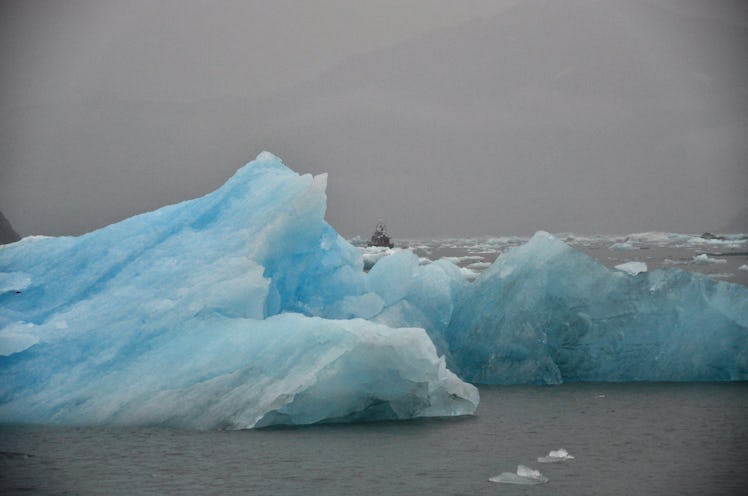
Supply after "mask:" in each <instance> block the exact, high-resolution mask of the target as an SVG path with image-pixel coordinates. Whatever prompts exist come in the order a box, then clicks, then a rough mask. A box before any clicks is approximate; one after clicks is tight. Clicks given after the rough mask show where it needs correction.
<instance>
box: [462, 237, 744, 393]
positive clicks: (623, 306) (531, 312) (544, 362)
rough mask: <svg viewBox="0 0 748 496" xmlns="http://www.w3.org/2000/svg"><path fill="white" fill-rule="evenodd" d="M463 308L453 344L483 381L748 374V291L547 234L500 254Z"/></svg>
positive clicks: (465, 373)
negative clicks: (646, 266) (617, 258)
mask: <svg viewBox="0 0 748 496" xmlns="http://www.w3.org/2000/svg"><path fill="white" fill-rule="evenodd" d="M455 306H456V311H455V313H454V315H453V318H452V320H451V322H450V325H449V330H448V346H449V348H450V350H451V352H452V356H453V358H454V362H453V363H454V364H455V368H454V370H455V371H456V372H458V374H460V376H461V377H463V378H464V379H466V380H469V381H472V382H481V383H492V384H508V383H539V384H553V383H558V382H561V381H637V380H651V381H727V380H745V379H748V289H746V288H745V287H743V286H740V285H737V284H729V283H725V282H717V281H714V280H712V279H710V278H708V277H706V276H703V275H701V274H693V273H690V272H685V271H681V270H677V269H666V270H658V271H654V272H644V273H639V274H636V275H630V274H627V273H625V272H622V271H618V270H608V269H606V268H605V267H603V266H602V265H600V264H598V263H597V262H595V261H594V260H592V259H591V258H589V257H588V256H586V255H584V254H582V253H579V252H577V251H575V250H573V249H572V248H570V247H569V246H567V245H565V244H564V243H563V242H561V241H560V240H558V239H556V238H555V237H553V236H551V235H550V234H547V233H542V232H541V233H537V234H536V235H535V236H534V237H533V238H532V239H531V240H530V241H529V242H528V243H527V244H525V245H523V246H520V247H517V248H515V249H512V250H510V251H509V252H507V253H506V254H504V255H503V256H502V257H500V258H499V259H498V260H497V261H496V262H495V263H494V265H493V266H492V267H491V268H489V269H488V270H487V271H486V272H485V273H484V274H482V275H481V277H479V278H478V280H477V281H476V282H475V283H474V284H473V285H471V286H470V287H469V288H468V289H467V291H465V292H464V293H462V294H461V296H460V299H459V301H458V302H457V303H456V305H455ZM487 343H488V346H487V345H486V344H487Z"/></svg>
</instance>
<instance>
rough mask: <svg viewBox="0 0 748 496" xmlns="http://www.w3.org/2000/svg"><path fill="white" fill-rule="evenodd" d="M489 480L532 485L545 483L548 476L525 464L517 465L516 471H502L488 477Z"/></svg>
mask: <svg viewBox="0 0 748 496" xmlns="http://www.w3.org/2000/svg"><path fill="white" fill-rule="evenodd" d="M488 480H489V481H491V482H500V483H504V484H520V485H524V486H534V485H537V484H545V483H547V482H548V477H546V476H544V475H543V474H541V473H540V471H539V470H533V469H531V468H530V467H527V466H525V465H517V473H512V472H502V473H501V474H499V475H495V476H493V477H491V478H489V479H488Z"/></svg>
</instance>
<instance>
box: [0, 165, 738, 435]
mask: <svg viewBox="0 0 748 496" xmlns="http://www.w3.org/2000/svg"><path fill="white" fill-rule="evenodd" d="M325 186H326V176H324V175H320V176H316V177H312V176H309V175H298V174H296V173H294V172H293V171H291V170H290V169H288V168H287V167H286V166H285V165H283V163H282V162H281V161H280V160H279V159H278V158H277V157H275V156H273V155H271V154H269V153H262V154H261V155H260V156H258V158H257V159H256V160H255V161H253V162H251V163H250V164H248V165H247V166H245V167H243V168H242V169H240V170H239V171H238V172H237V173H236V174H235V175H234V176H233V177H232V178H231V179H230V180H229V181H228V182H227V183H226V184H225V185H224V186H222V187H221V188H219V189H218V190H216V191H214V192H213V193H210V194H208V195H206V196H205V197H202V198H199V199H196V200H191V201H187V202H183V203H180V204H177V205H172V206H168V207H164V208H162V209H160V210H157V211H154V212H150V213H146V214H143V215H139V216H136V217H132V218H130V219H127V220H124V221H122V222H119V223H117V224H113V225H111V226H108V227H106V228H104V229H100V230H98V231H94V232H91V233H89V234H86V235H84V236H80V237H61V238H47V237H29V238H25V239H23V240H21V241H19V242H16V243H14V244H11V245H6V246H2V247H0V421H4V422H39V423H64V424H99V425H111V424H115V425H169V426H180V427H192V428H205V429H209V428H250V427H262V426H269V425H276V424H291V425H293V424H310V423H318V422H344V421H358V420H376V419H403V418H413V417H419V416H445V415H465V414H471V413H473V412H474V410H475V408H476V406H477V404H478V392H477V390H476V389H475V387H473V386H472V385H470V384H468V383H466V382H463V381H468V382H473V383H493V384H509V383H541V384H554V383H559V382H562V381H574V380H577V381H578V380H594V381H624V380H745V379H748V289H747V288H745V287H743V286H739V285H735V284H728V283H725V282H716V281H713V280H711V279H709V278H707V277H705V276H701V275H697V274H691V273H688V272H683V271H680V270H676V269H668V270H664V271H656V272H652V273H640V274H636V275H630V274H627V273H625V272H621V271H611V270H608V269H606V268H604V267H602V266H601V265H599V264H597V263H596V262H594V261H593V260H591V259H590V258H588V257H587V256H585V255H583V254H581V253H578V252H576V251H574V250H573V249H571V248H569V247H568V246H566V245H565V244H564V243H562V242H561V241H559V240H557V239H556V238H554V237H553V236H551V235H549V234H546V233H538V234H537V235H536V236H535V237H533V238H532V240H530V242H529V243H527V244H526V245H524V246H521V247H518V248H515V249H513V250H511V251H509V252H508V253H506V254H504V255H503V256H502V257H500V258H499V259H498V260H497V261H496V263H495V264H494V265H493V266H491V267H490V268H489V269H487V270H486V272H484V273H483V274H482V275H481V276H480V277H479V278H478V279H477V280H476V281H475V282H472V283H471V282H468V281H467V280H466V279H465V277H464V275H463V273H462V272H461V271H460V269H459V268H458V267H456V266H455V265H453V264H452V263H450V262H447V261H444V260H442V261H437V262H433V263H430V264H427V265H422V264H421V263H420V261H419V259H418V257H416V256H415V255H414V254H413V253H411V252H409V251H396V252H395V253H394V254H392V255H390V256H387V257H384V258H382V259H381V260H379V261H378V262H377V263H376V265H374V267H373V268H372V269H371V271H369V272H368V273H366V272H364V270H363V265H364V264H363V260H362V257H361V254H360V252H359V251H358V250H357V249H356V248H355V247H353V246H351V245H350V244H349V243H347V242H346V241H345V240H344V239H342V238H341V237H340V236H339V235H338V234H337V233H336V232H335V230H334V229H333V228H332V227H330V226H329V225H328V224H327V223H326V222H325V221H324V213H325V206H326V197H325ZM452 371H454V372H455V373H456V374H455V373H453V372H452ZM458 376H459V377H458Z"/></svg>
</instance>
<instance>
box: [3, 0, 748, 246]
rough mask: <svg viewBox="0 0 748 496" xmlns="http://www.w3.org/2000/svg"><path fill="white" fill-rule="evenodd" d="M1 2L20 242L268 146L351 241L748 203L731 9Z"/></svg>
mask: <svg viewBox="0 0 748 496" xmlns="http://www.w3.org/2000/svg"><path fill="white" fill-rule="evenodd" d="M0 9H2V11H1V12H0V57H2V67H3V68H4V69H3V75H2V84H1V85H0V211H2V212H4V213H5V215H6V217H8V219H9V220H10V221H11V223H12V224H13V225H14V227H15V228H16V230H17V231H19V232H20V233H21V234H22V235H29V234H54V235H57V234H80V233H83V232H86V231H88V230H91V229H94V228H97V227H101V226H103V225H106V224H108V223H111V222H114V221H117V220H120V219H122V218H125V217H127V216H129V215H133V214H135V213H139V212H143V211H146V210H151V209H154V208H157V207H159V206H162V205H165V204H168V203H173V202H176V201H181V200H185V199H189V198H191V197H195V196H199V195H202V194H205V193H207V192H209V191H210V190H212V189H213V188H215V187H217V186H219V185H220V184H221V183H222V182H223V181H225V180H226V179H227V178H228V177H229V176H230V175H231V174H232V173H233V172H234V171H235V170H236V169H237V168H238V167H239V166H241V165H243V164H244V163H245V162H247V161H249V160H251V159H252V158H253V157H254V156H255V155H256V154H257V153H259V152H260V151H262V150H265V149H267V150H269V151H271V152H273V153H275V154H277V155H279V156H281V157H282V158H283V159H284V160H285V161H286V163H287V164H288V165H289V166H290V167H292V168H293V169H295V170H298V171H300V172H312V173H320V172H329V173H330V179H329V189H328V199H329V202H328V204H329V208H328V216H327V217H328V220H329V221H330V222H331V223H332V224H333V226H334V227H336V228H338V230H339V231H340V232H341V233H342V234H344V235H347V236H351V235H354V234H362V235H366V234H369V232H370V231H371V230H372V228H373V225H374V222H375V221H376V219H377V218H380V217H381V218H384V219H385V220H386V221H387V223H388V225H389V226H390V230H391V231H393V233H394V234H395V235H396V236H398V235H399V236H401V237H405V236H440V235H462V234H525V233H528V232H532V231H534V230H536V229H546V230H551V231H556V232H558V231H577V232H587V233H592V232H607V233H610V232H619V233H622V232H633V231H646V230H668V231H684V232H702V231H705V230H717V229H719V228H720V227H722V226H724V225H726V224H728V223H730V222H733V221H735V218H736V216H738V214H739V212H741V211H743V212H745V209H746V208H747V207H748V144H747V143H748V63H746V60H747V59H746V54H747V53H748V51H747V50H746V48H748V43H747V40H748V34H747V33H748V15H746V3H745V2H741V1H739V0H733V1H722V2H714V1H700V0H674V1H667V0H647V1H645V0H640V1H633V0H632V1H605V0H600V1H591V0H569V1H564V2H558V1H550V0H523V1H519V0H504V1H497V0H485V1H481V0H463V1H460V2H453V1H448V0H428V1H426V0H415V1H403V0H391V1H390V0H378V1H376V2H350V1H346V0H327V1H290V0H273V1H265V0H262V1H244V2H239V1H236V2H234V1H222V2H212V1H210V2H209V1H195V0H186V1H185V0H179V1H177V0H175V1H103V0H96V1H75V0H71V1H66V2H58V1H33V0H32V1H5V2H3V3H2V7H0ZM738 220H739V219H738Z"/></svg>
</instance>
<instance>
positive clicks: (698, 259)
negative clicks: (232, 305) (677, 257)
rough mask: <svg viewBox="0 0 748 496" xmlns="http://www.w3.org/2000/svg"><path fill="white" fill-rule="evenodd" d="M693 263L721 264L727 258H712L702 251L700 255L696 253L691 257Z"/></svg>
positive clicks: (725, 261)
mask: <svg viewBox="0 0 748 496" xmlns="http://www.w3.org/2000/svg"><path fill="white" fill-rule="evenodd" d="M693 263H695V264H697V265H707V264H723V263H727V260H725V259H724V258H712V257H710V256H709V255H707V254H706V253H702V254H701V255H696V256H695V257H693Z"/></svg>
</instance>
